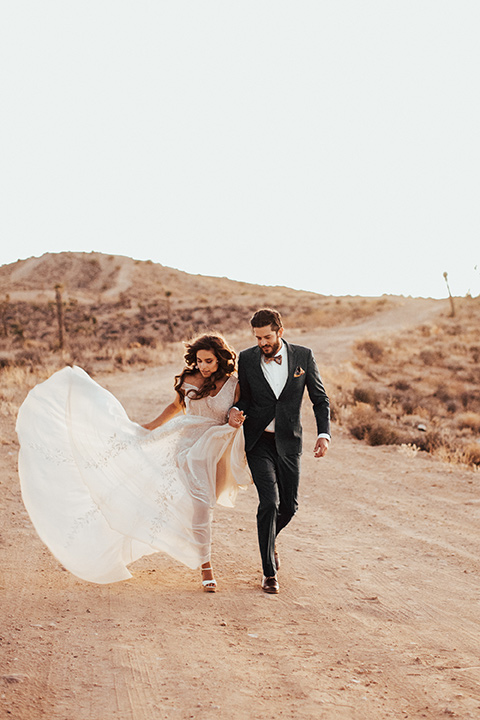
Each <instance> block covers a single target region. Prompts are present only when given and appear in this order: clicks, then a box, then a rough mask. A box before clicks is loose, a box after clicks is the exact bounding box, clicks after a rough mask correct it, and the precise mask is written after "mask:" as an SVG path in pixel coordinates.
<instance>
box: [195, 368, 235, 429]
mask: <svg viewBox="0 0 480 720" xmlns="http://www.w3.org/2000/svg"><path fill="white" fill-rule="evenodd" d="M237 383H238V380H237V378H236V377H234V376H233V375H231V376H230V377H229V378H228V379H227V380H226V382H225V383H224V384H223V385H222V387H221V388H220V390H219V392H218V393H217V394H216V395H213V396H211V395H207V396H206V397H203V398H199V399H198V400H196V399H195V398H191V397H189V396H188V394H185V405H186V411H187V414H188V415H201V416H202V417H206V418H210V419H211V420H213V421H214V422H215V424H217V425H224V424H225V423H226V422H227V416H228V411H229V410H230V408H231V407H232V405H233V402H234V399H235V388H236V387H237ZM183 385H184V387H189V388H194V389H196V388H195V385H192V384H191V383H187V382H184V383H183Z"/></svg>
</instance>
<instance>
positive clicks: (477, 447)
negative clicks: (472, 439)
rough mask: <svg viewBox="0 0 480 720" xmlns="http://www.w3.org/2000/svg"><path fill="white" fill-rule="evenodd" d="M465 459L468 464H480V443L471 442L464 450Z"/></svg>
mask: <svg viewBox="0 0 480 720" xmlns="http://www.w3.org/2000/svg"><path fill="white" fill-rule="evenodd" d="M462 454H463V459H464V462H465V463H466V464H467V465H480V444H479V443H469V444H468V445H466V446H465V447H464V448H463V450H462Z"/></svg>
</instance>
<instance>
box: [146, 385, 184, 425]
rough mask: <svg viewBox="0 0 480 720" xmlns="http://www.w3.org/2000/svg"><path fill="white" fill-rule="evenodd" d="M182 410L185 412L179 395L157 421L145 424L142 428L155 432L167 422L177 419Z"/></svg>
mask: <svg viewBox="0 0 480 720" xmlns="http://www.w3.org/2000/svg"><path fill="white" fill-rule="evenodd" d="M181 410H183V407H182V404H181V402H180V398H179V396H178V394H177V396H176V398H175V400H174V401H173V402H172V403H170V405H167V407H166V408H165V410H164V411H163V412H162V413H161V414H160V415H159V416H158V417H157V418H155V420H152V421H151V422H149V423H145V425H142V427H144V428H145V430H155V428H157V427H160V425H164V424H165V423H166V422H168V421H169V420H171V419H172V418H173V417H175V415H178V413H179V412H180V411H181Z"/></svg>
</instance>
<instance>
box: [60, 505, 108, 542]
mask: <svg viewBox="0 0 480 720" xmlns="http://www.w3.org/2000/svg"><path fill="white" fill-rule="evenodd" d="M99 512H100V510H99V509H98V507H97V506H96V505H94V504H93V503H92V507H91V509H90V510H87V512H86V513H84V514H83V515H81V516H80V517H78V518H76V519H75V520H74V522H73V525H72V529H71V531H70V532H69V534H68V535H67V542H66V543H65V545H64V547H65V549H67V548H69V547H70V545H71V544H72V543H73V541H74V540H75V537H76V536H77V535H78V533H79V532H80V530H83V529H84V528H85V527H86V526H87V525H88V524H89V523H91V522H92V521H93V520H94V519H95V516H96V515H98V513H99Z"/></svg>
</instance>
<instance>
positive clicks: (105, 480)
mask: <svg viewBox="0 0 480 720" xmlns="http://www.w3.org/2000/svg"><path fill="white" fill-rule="evenodd" d="M237 382H238V381H237V379H236V378H235V377H233V376H231V377H230V378H228V379H227V381H226V382H225V384H224V385H223V386H222V388H221V389H220V391H219V392H218V394H217V395H215V396H214V397H210V396H208V397H205V398H201V399H199V400H193V399H191V398H189V397H188V390H189V389H190V388H193V386H190V385H188V383H185V390H186V391H187V397H186V414H185V415H183V414H182V415H178V416H176V417H174V418H173V419H172V420H170V421H169V422H168V423H166V424H165V425H162V426H161V427H159V428H157V429H156V430H153V431H149V430H145V428H143V427H141V426H140V425H139V424H137V423H135V422H132V421H131V420H130V419H129V418H128V416H127V414H126V412H125V410H124V408H123V407H122V405H121V404H120V402H119V401H118V400H117V399H116V398H115V397H114V396H113V395H112V394H111V393H110V392H108V391H107V390H105V389H104V388H102V387H101V386H100V385H98V383H96V382H95V381H94V380H92V378H90V376H89V375H87V373H86V372H84V371H83V370H82V369H81V368H79V367H66V368H64V369H63V370H60V371H59V372H56V373H55V374H54V375H52V376H51V377H50V378H49V379H48V380H46V381H45V382H43V383H41V384H39V385H37V386H36V387H34V388H33V390H31V391H30V393H29V394H28V396H27V397H26V399H25V401H24V403H23V404H22V406H21V408H20V410H19V413H18V418H17V428H16V429H17V434H18V438H19V441H20V453H19V462H18V467H19V475H20V484H21V490H22V497H23V501H24V504H25V507H26V509H27V511H28V513H29V515H30V518H31V520H32V522H33V525H34V526H35V529H36V530H37V532H38V535H39V536H40V538H41V539H42V540H43V542H44V543H45V544H46V545H47V546H48V547H49V549H50V550H51V552H52V553H53V555H55V557H56V558H57V559H58V560H59V561H60V562H61V563H62V565H64V567H65V568H67V570H69V571H70V572H71V573H73V574H74V575H76V576H77V577H79V578H82V579H84V580H88V581H90V582H96V583H111V582H116V581H118V580H125V579H127V578H129V577H131V573H130V572H129V570H128V568H127V566H128V565H129V564H130V563H132V562H134V561H135V560H137V559H138V558H140V557H142V556H143V555H148V554H150V553H154V552H157V551H163V552H166V553H168V554H169V555H171V556H172V557H173V558H175V559H177V560H179V561H180V562H182V563H184V564H185V565H187V566H188V567H191V568H196V567H199V566H200V565H201V564H202V563H204V562H207V561H208V560H209V559H210V544H211V519H212V508H213V507H214V505H215V503H219V504H222V505H226V506H230V507H232V506H233V505H234V502H235V497H236V493H237V490H238V487H239V486H246V485H248V484H249V483H250V482H251V477H250V474H249V471H248V467H247V464H246V461H245V455H244V444H243V431H242V430H241V429H240V430H236V429H234V428H232V427H230V425H228V424H227V412H228V410H229V408H230V407H231V406H232V404H233V402H234V396H235V388H236V385H237Z"/></svg>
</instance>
